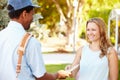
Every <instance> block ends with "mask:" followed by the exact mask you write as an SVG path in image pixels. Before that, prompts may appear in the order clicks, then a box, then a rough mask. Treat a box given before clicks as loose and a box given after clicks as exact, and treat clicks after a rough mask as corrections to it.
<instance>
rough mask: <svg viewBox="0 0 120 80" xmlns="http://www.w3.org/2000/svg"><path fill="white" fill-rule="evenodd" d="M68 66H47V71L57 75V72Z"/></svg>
mask: <svg viewBox="0 0 120 80" xmlns="http://www.w3.org/2000/svg"><path fill="white" fill-rule="evenodd" d="M66 65H67V64H58V65H56V64H55V65H54V64H53V65H46V69H47V71H48V72H50V73H55V72H57V71H58V70H61V69H64V68H65V66H66ZM62 80H63V79H62ZM64 80H74V79H73V78H67V79H64Z"/></svg>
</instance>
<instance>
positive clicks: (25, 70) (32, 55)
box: [0, 21, 46, 80]
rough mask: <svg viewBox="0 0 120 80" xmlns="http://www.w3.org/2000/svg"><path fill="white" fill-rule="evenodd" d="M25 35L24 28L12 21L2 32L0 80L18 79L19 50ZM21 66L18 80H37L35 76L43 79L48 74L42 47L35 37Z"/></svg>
mask: <svg viewBox="0 0 120 80" xmlns="http://www.w3.org/2000/svg"><path fill="white" fill-rule="evenodd" d="M25 33H26V31H25V30H24V28H23V26H22V25H21V24H20V23H18V22H15V21H10V22H9V24H8V26H7V27H6V28H5V29H4V30H2V31H1V32H0V80H15V79H16V65H17V62H18V54H17V49H18V46H19V44H20V41H21V40H22V38H23V35H24V34H25ZM21 65H22V66H21V72H20V74H19V75H18V80H35V78H34V76H35V77H41V76H43V75H44V74H45V72H46V70H45V66H44V62H43V58H42V54H41V45H40V43H39V41H37V40H36V39H35V38H34V37H31V38H30V40H29V42H28V44H27V47H26V51H25V54H24V55H23V58H22V63H21Z"/></svg>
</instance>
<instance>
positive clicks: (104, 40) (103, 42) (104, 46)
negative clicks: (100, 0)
mask: <svg viewBox="0 0 120 80" xmlns="http://www.w3.org/2000/svg"><path fill="white" fill-rule="evenodd" d="M89 22H93V23H95V24H96V25H97V26H98V27H99V32H100V50H101V54H100V57H103V56H105V55H107V50H108V48H109V47H111V46H112V44H111V42H110V41H109V39H108V36H107V32H106V24H105V22H104V20H103V19H101V18H91V19H90V20H88V21H87V23H86V27H87V25H88V23H89Z"/></svg>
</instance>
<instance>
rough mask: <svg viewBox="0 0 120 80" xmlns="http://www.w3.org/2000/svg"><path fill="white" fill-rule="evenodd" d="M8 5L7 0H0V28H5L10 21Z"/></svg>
mask: <svg viewBox="0 0 120 80" xmlns="http://www.w3.org/2000/svg"><path fill="white" fill-rule="evenodd" d="M6 5H7V0H0V30H2V29H3V28H5V27H6V25H7V23H8V21H9V18H8V15H7V9H6Z"/></svg>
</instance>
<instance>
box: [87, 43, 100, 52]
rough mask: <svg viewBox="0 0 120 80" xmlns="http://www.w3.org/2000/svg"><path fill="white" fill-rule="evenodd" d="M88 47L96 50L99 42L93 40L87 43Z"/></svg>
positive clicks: (98, 47)
mask: <svg viewBox="0 0 120 80" xmlns="http://www.w3.org/2000/svg"><path fill="white" fill-rule="evenodd" d="M89 47H90V49H92V50H94V51H98V50H100V46H99V43H98V42H96V43H95V42H93V43H90V45H89Z"/></svg>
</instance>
